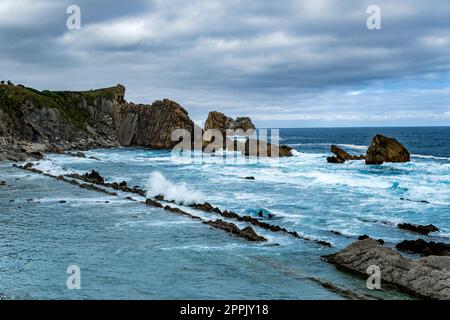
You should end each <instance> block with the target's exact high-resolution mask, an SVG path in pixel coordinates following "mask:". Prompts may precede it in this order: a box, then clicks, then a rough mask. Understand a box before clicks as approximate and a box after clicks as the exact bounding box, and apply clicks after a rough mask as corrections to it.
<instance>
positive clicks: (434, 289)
mask: <svg viewBox="0 0 450 320" xmlns="http://www.w3.org/2000/svg"><path fill="white" fill-rule="evenodd" d="M323 258H324V259H325V260H326V261H327V262H329V263H332V264H334V265H337V266H339V267H341V268H344V269H346V270H348V271H351V272H355V273H357V274H360V275H362V276H364V277H368V275H367V269H368V267H370V266H377V267H379V268H380V271H381V277H382V278H381V280H382V282H386V283H391V284H394V285H397V286H399V287H400V288H402V289H405V290H407V291H409V292H411V293H414V294H415V295H418V296H420V297H424V298H430V299H444V300H448V299H450V257H449V256H430V257H425V258H422V259H419V260H410V259H406V258H404V257H402V256H401V255H400V254H399V253H398V252H395V251H394V250H392V249H390V248H386V247H384V246H383V245H381V244H380V243H378V242H377V241H375V240H373V239H365V240H362V241H356V242H354V243H352V244H350V245H349V246H348V247H347V248H345V249H343V250H342V251H340V252H337V253H334V254H331V255H326V256H323Z"/></svg>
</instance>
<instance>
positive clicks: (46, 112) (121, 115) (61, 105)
mask: <svg viewBox="0 0 450 320" xmlns="http://www.w3.org/2000/svg"><path fill="white" fill-rule="evenodd" d="M177 128H183V129H187V130H189V131H192V130H193V122H192V121H191V120H190V119H189V116H188V113H187V112H186V110H185V109H183V108H182V107H181V106H180V105H178V104H177V103H175V102H173V101H170V100H163V101H156V102H154V103H153V104H151V105H137V104H134V103H129V102H127V101H125V87H124V86H122V85H117V86H115V87H111V88H104V89H99V90H90V91H79V92H75V91H37V90H35V89H32V88H27V87H24V86H21V85H17V86H15V85H12V84H1V85H0V160H3V159H10V160H24V159H26V158H27V157H29V156H35V157H36V156H39V153H43V152H62V151H63V150H70V149H80V150H85V149H90V148H107V147H114V146H120V145H123V146H142V147H148V148H158V149H163V148H172V147H173V145H174V143H173V142H172V141H170V138H171V132H172V131H173V130H175V129H177Z"/></svg>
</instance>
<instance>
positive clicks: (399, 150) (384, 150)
mask: <svg viewBox="0 0 450 320" xmlns="http://www.w3.org/2000/svg"><path fill="white" fill-rule="evenodd" d="M409 160H410V154H409V151H408V150H406V148H405V147H404V146H403V145H402V144H401V143H400V142H398V141H397V140H396V139H394V138H388V137H385V136H383V135H381V134H377V135H376V136H375V137H373V139H372V143H371V144H370V147H369V149H368V150H367V155H366V164H382V163H384V162H408V161H409Z"/></svg>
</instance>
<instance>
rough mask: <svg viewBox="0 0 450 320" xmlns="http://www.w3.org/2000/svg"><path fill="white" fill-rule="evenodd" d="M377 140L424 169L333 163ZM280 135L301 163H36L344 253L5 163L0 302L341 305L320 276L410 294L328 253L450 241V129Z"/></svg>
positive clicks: (98, 153)
mask: <svg viewBox="0 0 450 320" xmlns="http://www.w3.org/2000/svg"><path fill="white" fill-rule="evenodd" d="M377 132H380V133H384V134H386V135H391V136H395V137H396V138H397V139H398V140H400V141H401V142H403V143H404V144H405V146H406V147H407V148H409V150H410V151H411V153H412V154H413V157H412V161H411V162H410V163H405V164H384V165H382V166H366V165H365V164H364V163H363V162H362V161H354V162H351V163H346V164H343V165H331V164H327V163H326V157H327V156H329V152H328V150H329V146H330V144H331V143H339V144H341V146H343V147H344V148H346V150H348V151H349V152H351V153H364V149H365V146H366V145H368V144H369V143H370V137H371V136H373V134H375V133H377ZM280 136H281V138H282V143H285V144H289V145H292V146H293V147H295V148H296V149H297V151H298V152H297V153H296V156H295V157H291V158H283V159H262V160H258V161H256V160H254V159H252V160H250V161H249V160H248V159H245V158H244V159H242V158H239V159H237V160H231V161H230V160H227V161H226V162H224V161H223V159H222V158H221V157H204V158H203V160H202V161H201V162H200V161H197V162H196V163H192V162H187V161H185V160H183V159H179V158H173V157H172V156H171V153H170V152H168V151H150V150H143V149H132V148H117V149H109V150H91V151H88V152H86V154H87V155H88V156H95V157H97V158H99V159H101V161H96V160H92V159H83V158H74V157H70V156H66V155H48V156H47V157H46V160H44V161H39V162H36V163H39V166H38V168H40V169H41V170H44V171H48V172H52V173H53V174H66V173H70V172H79V173H84V172H86V171H90V170H93V169H95V170H97V171H99V172H100V173H101V174H102V175H103V176H104V177H106V178H107V180H108V181H111V182H112V181H119V182H120V181H122V180H125V181H127V182H128V184H129V185H130V186H135V185H136V186H140V187H141V188H144V189H147V190H152V189H153V190H156V191H155V192H157V191H158V190H160V192H161V193H165V194H166V195H168V194H170V196H171V197H172V198H173V199H174V200H179V201H185V202H186V203H190V202H195V201H208V202H210V203H212V204H214V205H216V206H219V207H220V208H221V209H223V210H225V209H226V210H233V211H235V212H237V213H240V214H253V215H255V216H256V214H257V212H258V211H260V210H261V209H265V210H267V211H268V212H270V213H272V214H274V215H275V217H274V218H273V219H272V221H271V222H272V223H274V224H279V225H281V226H283V227H286V228H287V229H289V230H295V231H297V232H298V233H300V234H302V235H305V236H307V237H310V238H314V239H320V240H325V241H329V242H331V243H332V244H333V245H334V247H333V248H324V247H322V246H319V245H317V244H315V243H312V242H307V241H303V240H299V239H295V238H292V237H289V236H285V235H282V234H274V233H270V232H268V231H265V230H260V229H258V228H255V230H256V231H257V232H258V233H259V234H261V235H264V236H265V237H266V238H268V239H269V241H268V242H267V243H263V244H254V243H249V242H246V241H244V240H241V239H239V238H235V237H230V236H229V235H228V234H226V233H224V232H222V231H220V230H216V229H210V228H209V227H208V226H205V225H203V224H201V223H199V222H197V221H193V220H190V219H187V218H184V217H180V216H177V215H174V214H171V213H168V212H165V211H163V210H160V209H155V208H150V207H147V206H144V205H142V204H140V203H133V202H130V201H127V200H125V199H124V198H125V196H127V195H125V194H124V195H120V196H119V197H113V196H108V195H102V194H99V193H96V192H92V191H88V190H82V189H80V188H78V187H76V186H72V185H68V184H66V183H64V182H60V181H56V180H54V179H51V178H49V177H45V176H41V175H35V174H33V173H29V172H25V171H21V170H19V169H16V168H13V167H12V166H11V163H1V164H0V180H5V181H6V182H7V185H8V186H4V187H0V205H1V207H0V230H1V231H0V234H1V237H0V296H3V297H5V298H9V299H15V298H16V299H18V298H31V299H47V298H50V299H61V298H70V299H85V298H94V299H99V298H112V299H122V298H130V299H183V298H184V299H186V298H189V299H341V298H342V297H341V296H339V295H337V294H335V293H333V292H331V291H329V290H327V289H325V288H323V287H322V286H321V285H320V284H318V283H317V282H314V281H312V280H311V277H314V278H318V279H320V280H322V281H329V282H332V283H334V284H336V285H338V286H340V287H342V288H345V289H351V290H352V291H354V292H359V293H367V294H372V295H376V296H379V297H383V298H405V299H407V298H409V297H408V296H406V295H404V294H402V293H399V292H397V291H395V290H392V289H388V288H385V290H383V291H377V292H372V291H369V290H367V289H366V280H365V279H364V278H359V277H355V276H352V275H349V274H345V273H342V272H341V271H338V270H336V269H335V268H334V267H333V266H330V265H328V264H327V263H325V262H324V261H322V259H321V255H324V254H328V253H332V252H335V251H337V250H339V249H341V248H343V247H345V246H346V245H348V244H349V243H351V242H353V241H354V240H355V239H356V238H357V237H358V236H359V235H362V234H368V235H370V236H371V237H374V238H382V239H384V240H385V241H386V242H387V245H389V246H393V245H394V244H395V243H397V242H399V241H401V240H404V239H415V238H417V236H416V235H413V234H410V233H407V232H405V231H402V230H399V229H397V228H396V224H397V223H399V222H409V223H417V224H428V223H433V224H434V225H436V226H438V227H439V228H440V229H441V231H440V232H439V233H435V234H433V235H432V236H430V237H424V238H425V239H427V240H434V241H441V242H450V239H449V237H450V188H449V184H450V148H449V147H450V145H449V144H450V142H449V137H450V128H389V129H364V128H359V129H285V130H281V133H280ZM155 172H158V174H156V178H155ZM246 176H254V177H255V179H256V180H254V181H251V180H245V179H243V177H246ZM134 198H136V199H139V197H138V196H134ZM401 198H407V199H411V200H414V201H417V202H413V201H404V200H401ZM31 199H32V200H31ZM11 200H14V202H10V201H11ZM61 200H64V201H66V202H65V203H60V201H61ZM422 200H427V201H428V202H429V203H421V202H420V201H422ZM186 210H189V209H186ZM190 210H192V209H190ZM192 212H193V211H192ZM195 214H197V215H203V216H205V217H211V216H209V215H207V214H202V213H200V212H198V211H197V212H195ZM239 226H244V225H243V224H239ZM332 231H337V232H340V233H342V234H343V235H345V236H339V235H336V234H334V233H333V232H332ZM72 264H75V265H78V266H79V267H80V269H81V287H82V288H81V290H68V289H67V287H66V280H67V277H68V275H67V274H66V269H67V267H68V266H69V265H72Z"/></svg>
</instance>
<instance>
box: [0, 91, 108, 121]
mask: <svg viewBox="0 0 450 320" xmlns="http://www.w3.org/2000/svg"><path fill="white" fill-rule="evenodd" d="M115 90H116V87H111V88H104V89H98V90H90V91H79V92H77V91H49V90H44V91H38V90H35V89H32V88H27V87H24V86H21V85H18V86H15V85H7V84H1V85H0V109H2V110H4V111H5V112H7V113H9V114H11V115H15V116H19V117H20V110H19V109H20V106H21V105H23V104H24V103H26V102H27V101H29V102H31V103H32V104H33V105H34V106H36V107H37V108H56V109H58V110H59V111H60V112H61V115H62V116H63V117H64V119H65V120H66V121H68V122H69V123H72V124H74V125H75V126H77V127H79V128H82V129H85V128H86V124H90V122H91V120H90V116H89V111H88V108H87V106H95V105H96V104H97V103H98V101H99V100H100V99H107V100H113V99H114V98H115Z"/></svg>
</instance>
